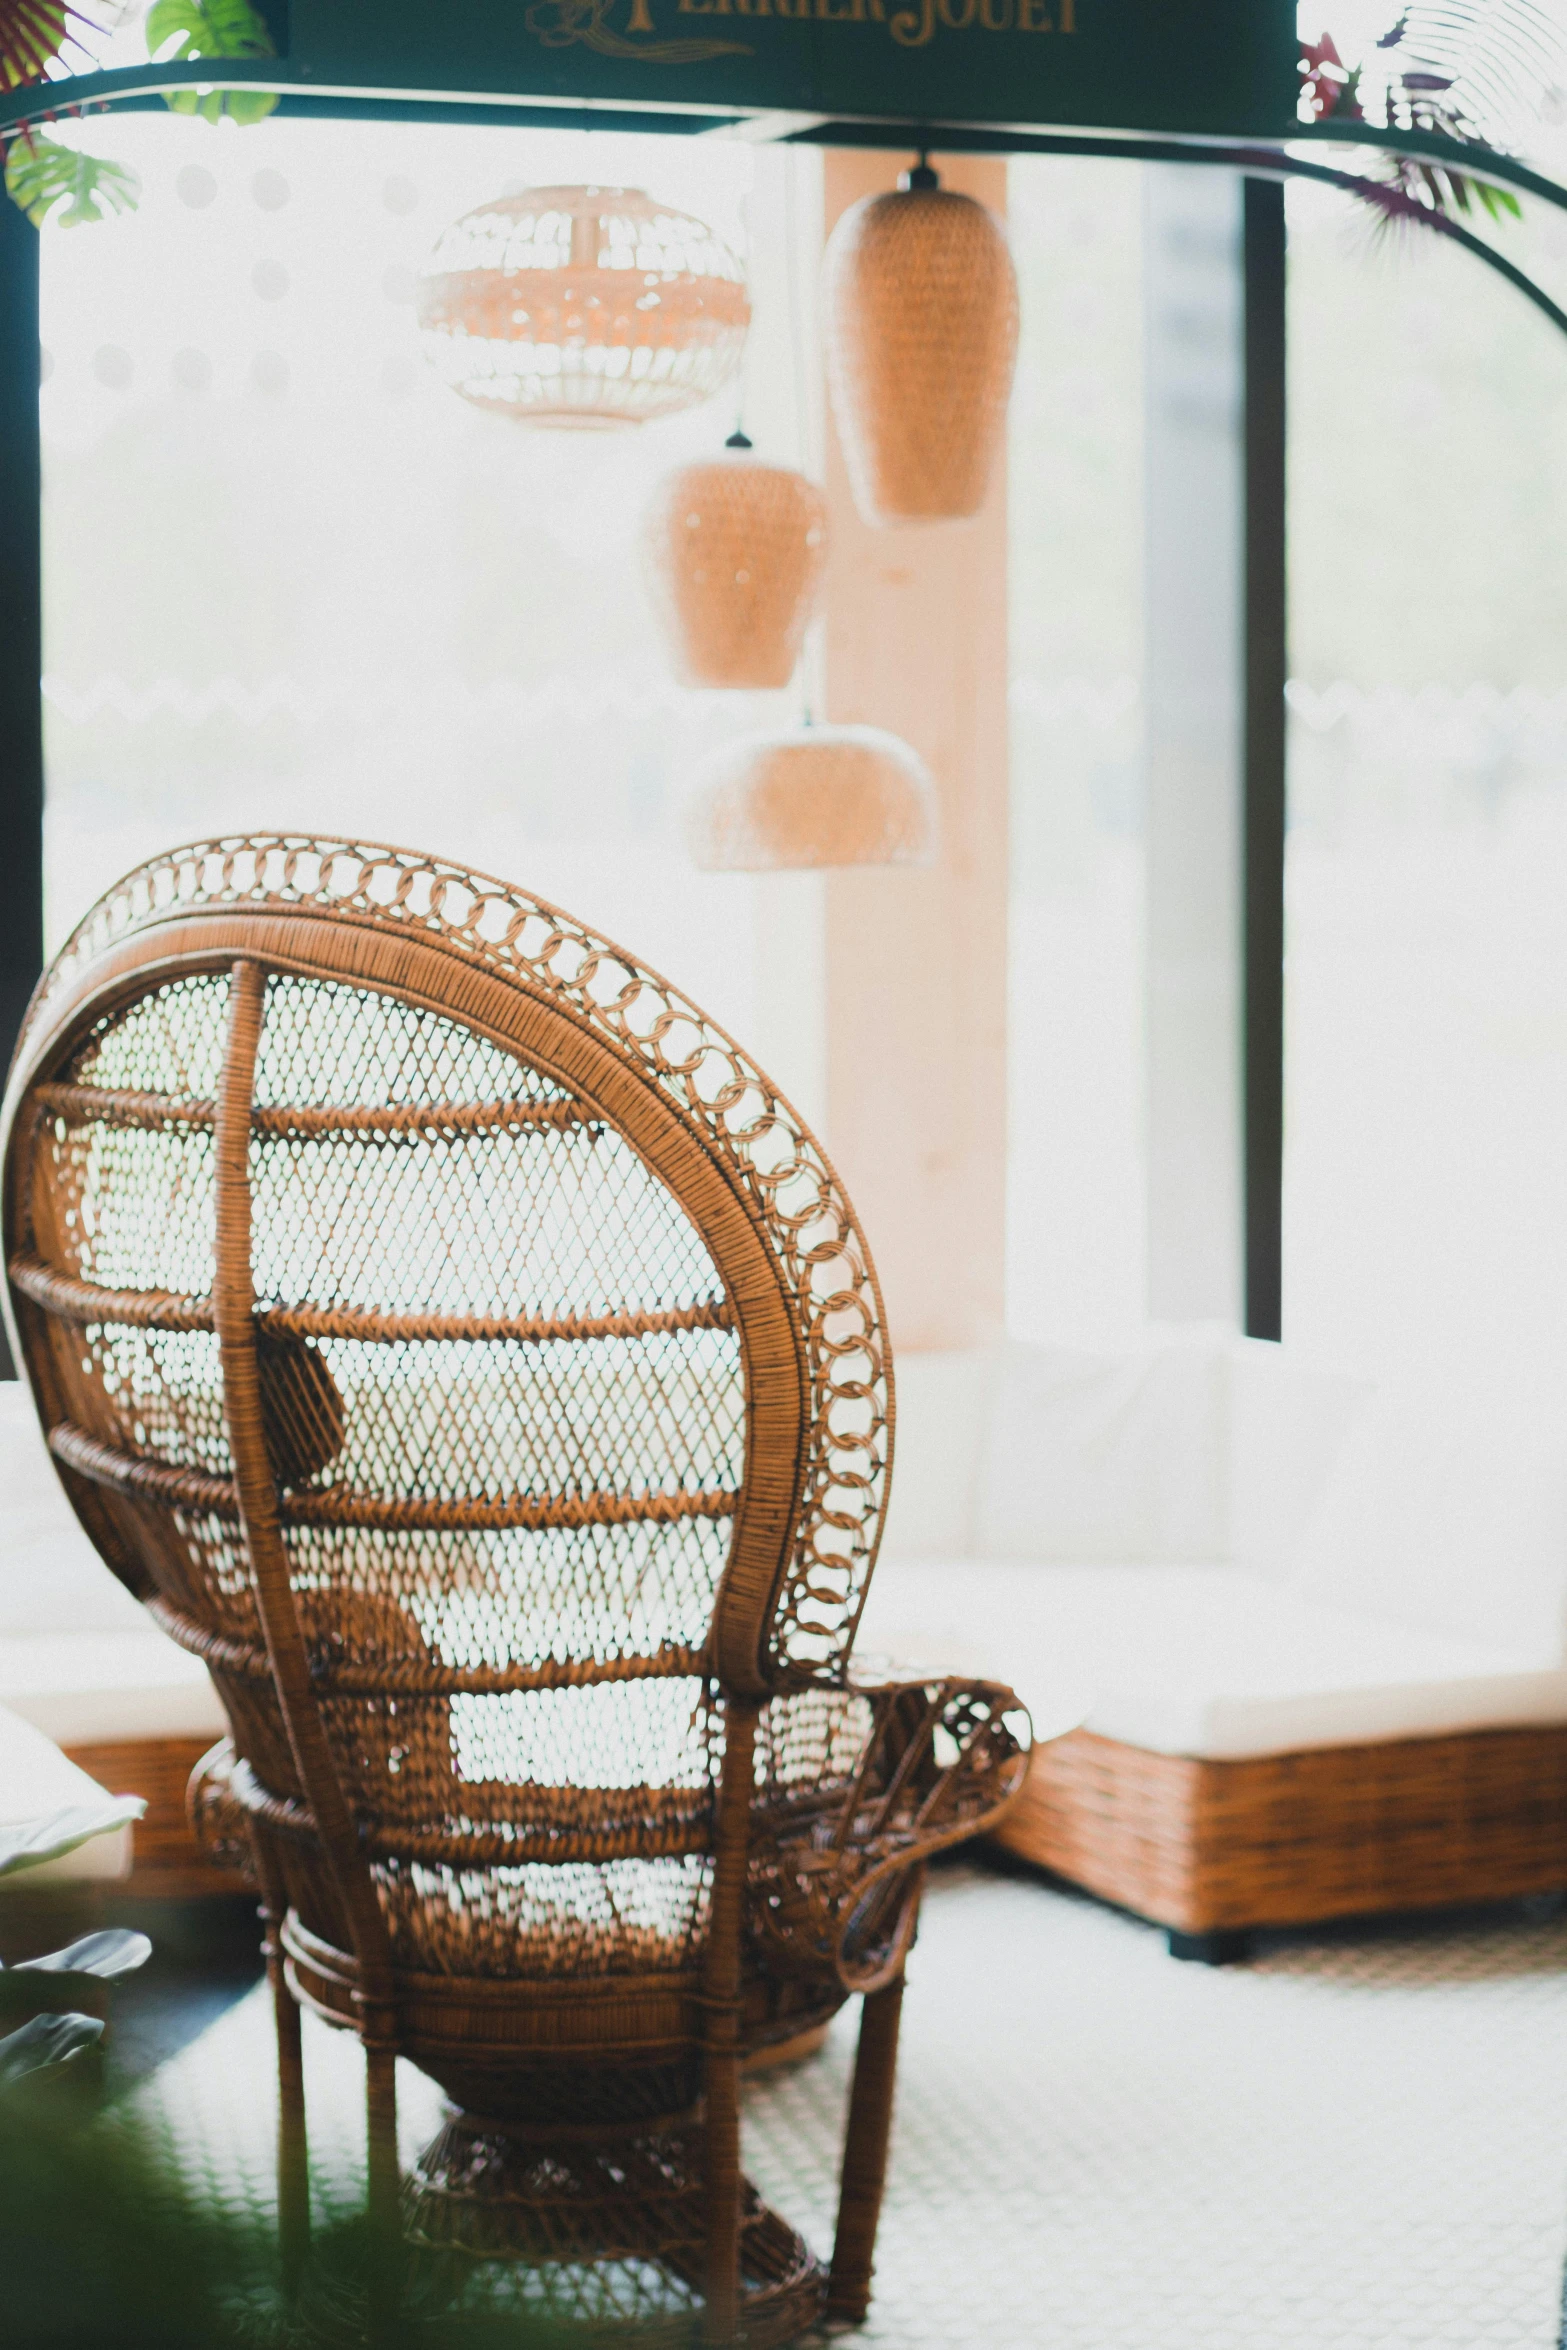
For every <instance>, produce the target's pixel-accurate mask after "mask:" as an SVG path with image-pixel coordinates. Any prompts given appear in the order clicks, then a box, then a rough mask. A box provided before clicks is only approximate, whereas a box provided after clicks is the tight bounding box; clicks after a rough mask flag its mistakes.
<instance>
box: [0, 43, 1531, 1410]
mask: <svg viewBox="0 0 1567 2350" xmlns="http://www.w3.org/2000/svg"><path fill="white" fill-rule="evenodd" d="M223 78H224V80H225V81H226V82H235V83H238V82H248V83H252V84H254V85H257V86H259V87H262V88H265V87H267V86H268V85H269V83H270V85H271V86H273V87H277V88H280V90H281V96H280V101H279V109H278V111H279V112H280V113H282V114H285V115H291V116H297V117H305V118H314V117H320V118H324V119H336V118H343V117H358V118H362V119H373V120H380V121H446V122H470V123H474V124H475V125H481V124H482V125H496V124H511V125H515V126H518V127H528V126H549V127H553V128H557V129H567V128H569V129H580V130H619V131H628V132H630V131H639V132H650V131H657V132H665V133H673V134H677V135H679V134H683V135H685V136H701V135H704V134H705V135H708V136H712V135H715V134H717V135H722V134H724V133H728V132H737V133H744V134H746V135H749V136H753V137H760V138H762V139H764V140H766V139H776V140H777V141H778V142H780V143H784V144H810V145H817V146H845V147H849V146H864V147H878V148H883V149H887V150H890V151H892V152H904V151H908V150H917V149H920V148H924V147H929V148H931V149H933V150H937V151H945V152H947V153H968V154H1043V155H1079V156H1098V157H1101V158H1104V159H1106V160H1114V161H1120V162H1149V163H1174V164H1183V163H1189V164H1206V165H1210V166H1212V165H1215V164H1218V165H1224V166H1227V167H1229V168H1230V169H1233V170H1236V171H1239V172H1241V173H1243V174H1244V175H1245V178H1246V204H1245V237H1244V254H1245V355H1246V395H1245V469H1246V495H1245V517H1246V523H1245V531H1246V545H1245V582H1246V609H1245V643H1244V650H1243V667H1244V677H1245V689H1244V690H1245V721H1244V725H1245V740H1244V760H1243V775H1244V806H1243V822H1242V840H1243V862H1244V873H1243V889H1242V895H1243V904H1244V940H1243V987H1244V1047H1243V1050H1244V1084H1243V1096H1244V1129H1243V1150H1244V1174H1243V1198H1244V1216H1245V1233H1244V1243H1243V1245H1244V1259H1245V1262H1244V1295H1245V1322H1246V1328H1247V1330H1248V1332H1249V1333H1250V1334H1251V1335H1253V1336H1255V1337H1259V1338H1277V1337H1278V1336H1279V1330H1280V1292H1281V1275H1282V1263H1281V1256H1282V1212H1281V1196H1280V1194H1281V1184H1282V1176H1283V1158H1284V825H1285V801H1286V783H1285V706H1284V682H1285V676H1286V658H1285V657H1286V602H1285V571H1286V566H1285V543H1286V542H1285V510H1284V494H1285V233H1284V187H1283V183H1284V182H1285V181H1286V180H1287V179H1291V178H1303V179H1312V180H1316V181H1319V182H1323V183H1326V184H1328V185H1331V186H1335V187H1340V188H1343V189H1344V190H1345V191H1346V192H1348V193H1351V194H1363V193H1364V192H1365V191H1366V190H1367V188H1368V187H1369V186H1370V184H1371V183H1368V182H1367V181H1365V180H1364V179H1362V178H1360V177H1358V176H1357V175H1356V174H1354V173H1352V172H1348V171H1345V170H1343V169H1342V168H1340V167H1338V166H1337V165H1331V164H1327V163H1317V162H1314V161H1312V160H1310V159H1308V157H1306V156H1303V155H1302V154H1300V153H1299V152H1298V149H1299V147H1301V146H1303V145H1304V146H1311V145H1317V146H1329V147H1342V146H1354V145H1364V146H1371V147H1374V148H1378V149H1381V150H1385V151H1389V152H1395V153H1398V154H1402V155H1406V156H1409V157H1412V158H1415V159H1418V160H1421V161H1425V162H1429V163H1434V164H1438V165H1442V166H1445V167H1448V168H1451V169H1453V170H1458V171H1462V172H1464V173H1467V174H1469V175H1472V176H1476V177H1479V178H1481V179H1485V180H1490V181H1493V182H1496V183H1497V184H1499V185H1502V186H1507V187H1512V188H1516V189H1518V190H1520V191H1521V192H1522V193H1524V194H1527V195H1531V196H1535V197H1539V198H1541V199H1543V200H1544V201H1546V202H1548V203H1551V204H1555V205H1558V206H1561V207H1563V208H1564V209H1567V189H1563V188H1561V187H1558V186H1557V185H1556V184H1555V183H1554V182H1553V181H1551V180H1548V179H1546V178H1544V177H1542V176H1541V175H1540V174H1539V173H1537V172H1533V171H1530V170H1529V169H1528V168H1527V167H1526V166H1524V165H1522V164H1520V163H1518V162H1516V161H1515V160H1514V159H1513V158H1512V157H1510V156H1506V155H1501V154H1498V153H1496V152H1495V151H1494V150H1492V149H1489V148H1485V147H1480V146H1469V145H1466V144H1460V143H1458V142H1456V141H1453V140H1449V139H1443V138H1438V137H1435V136H1431V135H1428V134H1424V133H1415V132H1404V131H1396V130H1385V129H1380V128H1378V127H1376V126H1375V125H1372V124H1368V123H1353V122H1345V123H1339V122H1336V121H1335V122H1331V123H1319V124H1315V125H1311V124H1302V125H1300V126H1299V127H1298V128H1296V129H1292V130H1291V132H1290V134H1289V145H1288V147H1286V146H1285V145H1284V143H1283V142H1282V141H1280V142H1279V143H1277V144H1275V143H1270V142H1261V143H1259V142H1256V141H1250V142H1240V141H1232V140H1219V139H1214V138H1209V137H1202V138H1174V137H1147V136H1142V135H1137V134H1130V133H1129V134H1125V135H1123V134H1121V133H1118V132H1116V133H1099V134H1087V133H1081V132H1072V131H1053V130H1040V129H1037V128H1031V127H1025V126H1022V125H1019V126H1016V127H1013V126H1010V125H1007V126H1002V127H999V128H996V127H990V126H976V125H973V124H961V123H900V122H887V121H878V120H875V119H871V118H865V117H861V118H856V119H839V120H830V121H829V120H825V119H807V120H804V121H802V120H801V118H800V117H799V116H780V117H775V118H770V117H767V116H765V115H763V116H760V117H755V118H749V119H748V118H747V117H746V116H744V115H742V114H722V113H715V112H714V111H712V110H711V109H708V108H680V107H675V106H666V107H663V108H659V109H651V108H650V109H636V108H630V107H622V106H609V105H580V106H577V105H549V104H540V103H538V102H537V101H531V102H530V101H525V100H520V99H519V100H518V101H517V102H515V103H507V102H488V101H486V102H481V103H471V102H469V101H467V100H464V99H459V98H455V97H439V96H437V97H421V96H408V97H405V98H389V97H386V96H384V95H375V96H368V95H354V94H352V93H337V92H333V93H326V92H303V91H300V90H298V89H291V88H289V87H288V86H287V84H286V78H285V77H284V76H282V75H280V70H279V66H278V64H277V62H276V61H275V60H262V61H257V62H251V61H246V60H239V59H226V60H225V61H224V65H223ZM211 80H212V67H211V65H210V63H196V64H191V65H183V66H179V65H163V66H158V67H145V66H144V67H130V68H126V69H124V70H121V71H118V72H114V73H100V74H91V75H83V76H81V77H79V78H74V79H73V80H72V81H71V82H70V83H69V85H62V84H58V83H57V84H52V85H48V84H46V85H43V86H42V87H41V88H40V87H34V88H32V89H26V90H21V91H14V92H12V93H10V95H9V96H8V97H7V98H6V99H5V100H4V101H3V102H0V133H3V132H4V131H5V130H6V129H8V128H10V127H14V126H16V125H18V124H22V123H25V122H29V121H31V122H40V121H43V120H46V119H48V118H49V117H50V116H51V115H52V114H55V113H59V112H61V111H66V112H70V113H77V112H81V111H85V110H92V111H98V110H104V109H108V110H113V111H119V110H126V111H141V110H143V109H148V108H158V107H161V106H162V104H163V96H162V93H163V92H164V91H165V90H167V89H174V88H177V87H179V86H181V85H183V84H186V83H197V82H201V83H210V82H211ZM67 86H68V87H69V90H70V97H69V99H68V100H67V99H65V97H64V90H65V88H66V87H67ZM1430 225H1431V226H1432V227H1434V228H1435V229H1437V230H1438V231H1439V233H1441V234H1444V235H1446V236H1448V237H1450V238H1452V239H1453V240H1454V241H1456V242H1457V243H1459V244H1461V245H1462V246H1464V247H1465V249H1466V250H1467V251H1469V252H1471V253H1472V254H1474V255H1475V257H1476V258H1477V259H1479V260H1482V261H1484V262H1485V263H1486V264H1487V265H1488V266H1489V267H1491V268H1493V269H1495V270H1497V271H1499V272H1500V274H1501V275H1502V276H1504V277H1505V278H1507V279H1508V281H1509V282H1510V283H1511V284H1512V285H1514V286H1515V287H1516V288H1517V289H1518V290H1519V291H1520V292H1521V293H1522V294H1524V295H1525V296H1526V298H1527V299H1528V300H1530V301H1531V302H1533V303H1534V304H1535V305H1536V306H1537V307H1538V308H1539V309H1540V310H1541V311H1542V312H1543V313H1544V314H1545V315H1546V316H1547V317H1549V318H1550V319H1551V321H1552V322H1553V323H1554V324H1555V325H1556V326H1557V327H1559V328H1560V329H1561V330H1562V331H1563V332H1564V333H1567V313H1564V312H1563V311H1562V310H1561V309H1560V308H1559V307H1558V306H1557V305H1556V304H1555V303H1554V302H1552V301H1551V300H1550V298H1549V296H1548V295H1546V294H1545V293H1544V291H1543V290H1542V289H1541V288H1540V287H1538V286H1536V285H1535V284H1534V283H1533V281H1532V280H1531V279H1530V278H1528V277H1527V276H1526V275H1525V274H1524V272H1523V271H1521V270H1519V269H1518V268H1516V267H1515V266H1514V264H1513V263H1511V262H1510V261H1508V260H1507V259H1506V258H1505V257H1504V256H1503V255H1502V254H1500V253H1498V252H1497V251H1496V250H1495V249H1494V248H1493V247H1492V246H1490V245H1488V244H1486V242H1485V241H1484V239H1483V238H1480V237H1478V236H1476V235H1474V234H1473V233H1472V232H1471V231H1470V230H1468V229H1465V228H1463V227H1462V226H1461V225H1460V224H1458V223H1456V222H1453V221H1449V220H1446V219H1444V218H1441V217H1439V216H1436V215H1433V216H1432V217H1431V221H1430ZM38 275H39V271H38V239H37V233H36V231H35V230H34V229H33V228H32V227H31V226H30V224H29V223H28V222H27V221H26V220H25V219H24V217H23V216H22V214H21V213H19V212H18V211H17V210H16V209H15V207H14V206H12V205H10V204H8V203H5V202H4V201H3V199H0V742H3V743H4V745H5V768H4V784H3V788H0V1055H4V1056H5V1057H6V1058H9V1055H10V1051H11V1046H12V1043H13V1041H14V1038H15V1035H16V1032H17V1028H18V1026H19V1024H20V1020H21V1014H22V1010H23V1008H24V1006H25V1004H26V1000H27V996H28V994H29V992H30V990H31V988H32V985H33V982H34V981H35V979H36V978H37V976H38V973H39V971H40V970H41V969H42V967H43V794H44V773H43V725H42V706H41V701H40V690H39V678H40V673H41V669H42V636H43V628H42V588H43V581H42V566H41V555H40V544H39V500H40V494H41V462H40V448H39V433H38V403H37V390H38ZM7 1368H8V1366H7V1365H5V1364H4V1362H3V1360H0V1376H3V1375H5V1372H6V1370H7Z"/></svg>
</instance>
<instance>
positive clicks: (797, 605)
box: [643, 436, 827, 687]
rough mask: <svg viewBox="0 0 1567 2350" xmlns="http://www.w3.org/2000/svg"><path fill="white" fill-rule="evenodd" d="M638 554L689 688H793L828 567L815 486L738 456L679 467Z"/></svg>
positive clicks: (653, 508) (662, 489) (655, 505)
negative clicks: (792, 680)
mask: <svg viewBox="0 0 1567 2350" xmlns="http://www.w3.org/2000/svg"><path fill="white" fill-rule="evenodd" d="M738 437H739V436H737V438H738ZM643 546H644V550H645V553H646V557H647V566H648V572H649V576H650V579H651V583H652V587H653V598H654V604H655V608H656V609H657V611H658V614H659V617H660V619H661V621H662V622H663V625H664V630H665V633H666V635H667V637H668V639H669V645H670V651H671V654H672V655H673V658H674V664H675V669H676V673H677V674H678V675H679V677H680V678H681V679H682V681H683V682H684V683H685V684H687V685H708V686H751V687H767V686H781V685H787V684H788V682H789V680H790V678H791V677H792V676H793V675H794V670H795V664H796V663H797V662H798V660H799V658H800V647H801V645H802V643H803V642H804V639H805V631H806V627H807V625H808V623H809V621H810V617H811V612H812V609H813V607H814V605H815V602H816V598H817V594H818V591H819V589H820V587H821V578H822V567H823V565H824V563H825V562H826V559H827V501H826V500H825V498H824V497H823V496H822V493H821V491H820V490H819V489H817V488H816V486H815V484H814V483H813V482H809V481H807V480H806V478H805V476H804V474H803V473H795V472H793V471H791V469H790V468H789V467H788V466H785V465H763V464H760V463H758V462H757V461H756V460H755V459H753V458H751V457H749V456H746V455H744V454H740V453H737V454H736V455H734V456H732V457H726V458H722V459H719V460H718V461H717V462H715V463H712V464H706V465H682V466H681V467H680V469H679V470H678V472H675V473H672V474H671V475H670V476H669V478H668V480H667V481H664V482H662V483H660V485H659V487H658V490H657V491H656V492H655V494H654V497H653V502H652V504H651V505H650V506H649V508H648V512H647V519H646V521H645V523H644V526H643Z"/></svg>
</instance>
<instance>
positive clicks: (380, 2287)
mask: <svg viewBox="0 0 1567 2350" xmlns="http://www.w3.org/2000/svg"><path fill="white" fill-rule="evenodd" d="M365 2119H366V2124H367V2151H368V2170H369V2207H370V2339H371V2341H372V2342H373V2343H375V2342H382V2341H384V2340H385V2339H386V2338H387V2337H388V2335H389V2334H390V2333H391V2331H392V2329H393V2327H394V2325H395V2324H396V2321H397V2316H398V2304H399V2301H400V2299H401V2269H402V2264H401V2262H400V2261H399V2259H398V2257H397V2249H398V2238H399V2235H400V2233H401V2227H400V2222H399V2217H398V2206H399V2201H400V2197H401V2191H402V2176H401V2172H400V2171H399V2168H398V2161H397V2050H396V2048H395V2046H392V2045H390V2044H388V2043H385V2042H379V2043H378V2042H373V2041H366V2043H365Z"/></svg>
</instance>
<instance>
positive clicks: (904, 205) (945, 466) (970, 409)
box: [826, 186, 1018, 524]
mask: <svg viewBox="0 0 1567 2350" xmlns="http://www.w3.org/2000/svg"><path fill="white" fill-rule="evenodd" d="M826 309H827V375H828V383H829V385H830V387H831V391H832V404H833V414H834V417H835V418H836V420H837V425H838V437H839V439H840V441H841V442H842V444H843V452H844V456H845V459H846V460H847V463H848V468H849V479H850V482H851V483H852V485H853V489H854V500H855V504H856V505H857V506H858V507H859V509H860V512H861V513H862V514H863V515H864V517H865V519H866V521H867V522H873V523H882V524H886V523H898V522H940V521H949V520H957V519H960V518H961V517H962V516H964V515H969V514H977V513H978V511H979V509H980V507H981V506H982V505H983V504H984V501H985V490H986V486H987V484H988V482H989V479H990V470H991V465H992V462H993V460H994V457H995V452H996V447H997V444H998V443H999V441H1000V438H1001V433H1002V429H1003V426H1004V424H1005V421H1006V411H1007V397H1008V394H1009V393H1010V391H1011V388H1012V369H1013V364H1014V362H1015V360H1016V357H1017V332H1018V304H1017V273H1016V271H1015V270H1014V269H1013V266H1012V255H1011V253H1010V252H1009V250H1008V248H1007V240H1006V235H1005V232H1004V231H1003V229H1002V227H1001V224H1000V223H999V221H998V220H997V219H996V218H995V215H994V214H993V213H991V212H990V211H988V210H987V209H986V207H985V206H984V205H983V204H978V203H976V202H975V201H974V199H973V197H972V196H960V195H957V194H956V193H954V192H953V191H951V190H949V189H946V188H938V187H924V186H914V187H909V188H903V189H899V190H898V191H897V192H896V193H893V194H889V195H885V196H867V197H865V198H863V199H862V200H861V202H860V203H858V204H855V205H852V206H851V207H850V209H849V210H848V211H847V212H846V213H845V214H844V215H843V218H842V219H841V220H840V221H839V223H838V225H837V227H836V228H835V229H834V230H833V233H832V236H831V238H830V239H829V241H828V246H827V259H826Z"/></svg>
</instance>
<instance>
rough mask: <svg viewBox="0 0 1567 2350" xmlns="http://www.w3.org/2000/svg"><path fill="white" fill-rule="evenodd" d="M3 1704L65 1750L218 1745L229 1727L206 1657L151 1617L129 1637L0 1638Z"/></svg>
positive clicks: (54, 1634)
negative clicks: (179, 1741) (169, 1742)
mask: <svg viewBox="0 0 1567 2350" xmlns="http://www.w3.org/2000/svg"><path fill="white" fill-rule="evenodd" d="M0 1705H4V1706H8V1707H9V1708H10V1710H11V1712H12V1713H14V1714H20V1715H21V1717H22V1719H23V1720H24V1721H27V1722H31V1723H33V1724H34V1726H35V1727H36V1728H37V1729H40V1730H42V1731H43V1732H44V1733H45V1735H46V1736H47V1737H50V1738H52V1739H53V1740H54V1741H55V1743H56V1745H58V1746H99V1745H103V1746H108V1745H113V1744H116V1743H118V1742H121V1741H123V1740H130V1739H137V1738H219V1737H221V1736H222V1735H223V1733H224V1732H225V1731H226V1730H227V1728H228V1718H227V1716H226V1715H225V1713H224V1711H223V1708H222V1706H221V1704H220V1703H219V1701H218V1693H217V1691H216V1690H215V1689H214V1688H213V1686H212V1683H211V1681H210V1679H209V1678H208V1675H207V1668H206V1666H205V1665H204V1664H203V1663H202V1662H201V1660H200V1658H199V1657H194V1656H187V1654H186V1653H185V1651H184V1649H182V1648H176V1647H175V1645H174V1643H173V1641H172V1640H169V1639H167V1638H166V1637H165V1635H164V1634H163V1633H162V1632H160V1631H159V1630H158V1628H157V1626H156V1625H155V1624H152V1623H149V1622H148V1621H147V1620H146V1619H145V1618H143V1621H142V1624H141V1626H140V1627H139V1628H138V1629H136V1630H133V1631H129V1632H83V1633H80V1634H74V1633H59V1632H52V1633H35V1634H29V1635H24V1636H22V1637H19V1638H16V1639H0Z"/></svg>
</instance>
